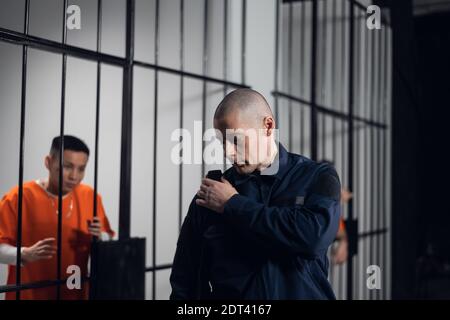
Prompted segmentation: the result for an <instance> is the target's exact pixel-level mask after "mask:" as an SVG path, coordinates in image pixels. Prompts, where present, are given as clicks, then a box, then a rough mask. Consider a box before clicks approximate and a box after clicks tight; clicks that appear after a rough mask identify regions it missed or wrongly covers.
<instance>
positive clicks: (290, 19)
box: [287, 2, 294, 151]
mask: <svg viewBox="0 0 450 320" xmlns="http://www.w3.org/2000/svg"><path fill="white" fill-rule="evenodd" d="M288 19H289V20H288V68H287V69H288V92H289V94H290V95H292V67H293V66H292V51H293V47H292V42H293V39H292V36H293V32H292V29H293V23H294V21H293V20H294V18H293V3H292V2H289V18H288ZM288 115H289V120H288V121H289V125H288V129H289V134H288V144H289V149H290V150H291V151H292V126H293V121H292V100H291V99H289V100H288Z"/></svg>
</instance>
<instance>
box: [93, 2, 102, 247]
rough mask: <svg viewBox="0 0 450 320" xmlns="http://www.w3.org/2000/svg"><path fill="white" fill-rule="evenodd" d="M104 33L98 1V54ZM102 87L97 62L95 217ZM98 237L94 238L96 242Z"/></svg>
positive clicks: (95, 214)
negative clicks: (102, 33)
mask: <svg viewBox="0 0 450 320" xmlns="http://www.w3.org/2000/svg"><path fill="white" fill-rule="evenodd" d="M101 32H102V0H97V52H100V50H101ZM100 86H101V63H100V61H98V62H97V88H96V90H97V92H96V102H95V156H94V217H96V216H97V190H98V137H99V133H100ZM95 240H97V237H94V241H95Z"/></svg>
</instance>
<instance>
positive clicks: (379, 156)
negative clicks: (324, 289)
mask: <svg viewBox="0 0 450 320" xmlns="http://www.w3.org/2000/svg"><path fill="white" fill-rule="evenodd" d="M377 35H378V66H379V68H377V76H378V89H377V96H378V99H377V121H379V122H381V101H382V99H381V85H382V83H381V70H382V69H383V62H382V60H381V58H382V57H381V48H382V38H381V35H382V33H381V30H377ZM382 130H383V129H382V128H377V174H376V177H377V223H376V224H377V229H378V230H380V229H381V196H380V195H381V190H382V186H381V133H382ZM382 236H383V234H382V233H379V234H377V264H378V266H380V268H382V264H381V251H380V249H381V237H382ZM382 275H383V273H382V274H381V276H382ZM380 293H381V292H380V290H379V289H377V291H376V294H377V299H380Z"/></svg>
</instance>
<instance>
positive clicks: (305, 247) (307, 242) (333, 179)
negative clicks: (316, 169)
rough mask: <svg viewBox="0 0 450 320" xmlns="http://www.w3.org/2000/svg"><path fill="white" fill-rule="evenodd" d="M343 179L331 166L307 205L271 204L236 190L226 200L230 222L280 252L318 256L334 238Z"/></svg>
mask: <svg viewBox="0 0 450 320" xmlns="http://www.w3.org/2000/svg"><path fill="white" fill-rule="evenodd" d="M340 188H341V187H340V182H339V178H338V176H337V174H336V172H335V170H334V169H333V168H331V167H328V168H327V169H326V170H322V171H321V172H320V173H318V174H317V175H316V177H315V179H314V181H313V183H312V186H311V189H310V191H309V194H307V197H306V199H305V203H304V205H291V206H283V207H279V206H267V205H264V204H262V203H259V202H257V201H255V200H253V199H250V198H248V197H246V196H243V195H239V194H236V195H234V196H233V197H231V198H230V199H229V200H228V201H227V203H226V204H225V209H224V215H225V217H226V219H227V220H228V221H229V223H231V224H233V225H234V226H235V227H236V228H240V229H241V230H243V231H244V232H250V233H252V234H253V235H254V236H256V237H257V238H258V239H260V240H261V241H260V243H265V244H266V246H267V248H268V249H275V250H277V251H278V253H288V254H304V255H307V256H313V257H315V256H317V255H319V254H320V253H322V252H324V251H326V250H327V249H328V247H329V245H330V244H331V243H332V242H333V239H334V238H335V236H336V232H337V229H338V225H339V217H340Z"/></svg>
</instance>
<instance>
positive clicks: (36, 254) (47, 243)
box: [21, 238, 56, 264]
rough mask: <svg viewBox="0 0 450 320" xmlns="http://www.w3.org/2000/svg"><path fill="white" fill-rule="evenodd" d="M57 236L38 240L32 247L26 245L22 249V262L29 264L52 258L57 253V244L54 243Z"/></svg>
mask: <svg viewBox="0 0 450 320" xmlns="http://www.w3.org/2000/svg"><path fill="white" fill-rule="evenodd" d="M54 243H55V238H46V239H43V240H40V241H38V242H36V243H35V244H34V245H32V246H31V247H24V248H23V249H22V254H21V257H22V262H23V263H24V264H27V263H29V262H34V261H38V260H43V259H51V258H52V257H53V256H54V255H55V253H56V246H55V245H54Z"/></svg>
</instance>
